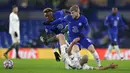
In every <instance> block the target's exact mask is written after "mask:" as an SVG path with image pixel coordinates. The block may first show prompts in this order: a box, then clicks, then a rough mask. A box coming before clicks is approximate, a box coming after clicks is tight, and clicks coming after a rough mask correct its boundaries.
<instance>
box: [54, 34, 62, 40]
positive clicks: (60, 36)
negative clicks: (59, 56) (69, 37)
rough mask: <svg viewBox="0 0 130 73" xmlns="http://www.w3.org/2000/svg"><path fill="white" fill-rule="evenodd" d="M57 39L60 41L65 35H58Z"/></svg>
mask: <svg viewBox="0 0 130 73" xmlns="http://www.w3.org/2000/svg"><path fill="white" fill-rule="evenodd" d="M56 38H57V39H59V38H64V35H63V34H58V35H56Z"/></svg>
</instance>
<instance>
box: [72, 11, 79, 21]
mask: <svg viewBox="0 0 130 73" xmlns="http://www.w3.org/2000/svg"><path fill="white" fill-rule="evenodd" d="M78 14H79V12H76V11H71V16H72V17H73V18H74V19H77V17H78Z"/></svg>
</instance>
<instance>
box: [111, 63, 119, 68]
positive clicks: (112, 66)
mask: <svg viewBox="0 0 130 73" xmlns="http://www.w3.org/2000/svg"><path fill="white" fill-rule="evenodd" d="M117 66H118V65H117V64H113V63H112V64H110V65H109V67H110V68H112V69H114V68H116V67H117Z"/></svg>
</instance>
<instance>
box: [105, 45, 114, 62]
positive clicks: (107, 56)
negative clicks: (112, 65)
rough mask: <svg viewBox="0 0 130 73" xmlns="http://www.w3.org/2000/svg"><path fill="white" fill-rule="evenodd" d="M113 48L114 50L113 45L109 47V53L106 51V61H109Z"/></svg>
mask: <svg viewBox="0 0 130 73" xmlns="http://www.w3.org/2000/svg"><path fill="white" fill-rule="evenodd" d="M113 48H114V47H113V46H112V45H111V44H110V45H109V46H108V49H107V51H106V53H105V56H104V59H105V60H108V59H109V55H110V53H111V51H112V49H113Z"/></svg>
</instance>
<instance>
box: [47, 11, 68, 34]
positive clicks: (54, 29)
mask: <svg viewBox="0 0 130 73" xmlns="http://www.w3.org/2000/svg"><path fill="white" fill-rule="evenodd" d="M64 15H65V14H64V11H62V10H59V11H56V12H55V13H54V14H53V16H54V18H55V20H56V19H59V18H63V17H64ZM65 26H66V23H65V22H63V23H59V24H55V25H45V31H46V33H55V34H59V33H61V31H62V30H63V29H64V28H65Z"/></svg>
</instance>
